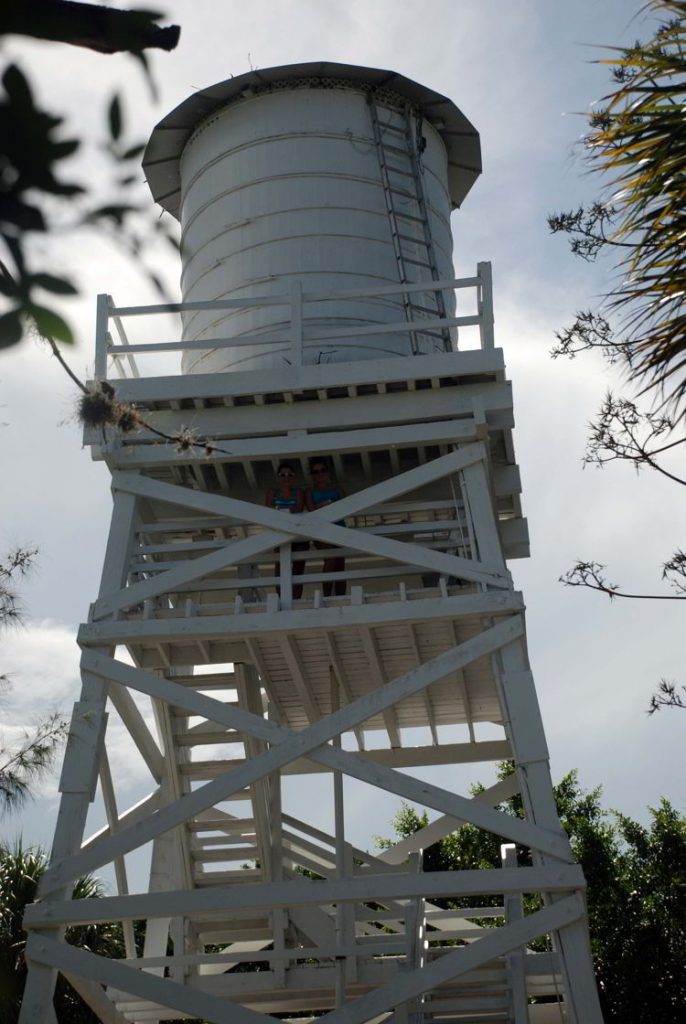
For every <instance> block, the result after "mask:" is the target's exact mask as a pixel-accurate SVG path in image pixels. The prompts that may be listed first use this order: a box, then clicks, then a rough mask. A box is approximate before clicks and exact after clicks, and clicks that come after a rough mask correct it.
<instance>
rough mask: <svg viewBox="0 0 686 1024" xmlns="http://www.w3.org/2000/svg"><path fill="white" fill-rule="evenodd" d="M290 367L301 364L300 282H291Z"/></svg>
mask: <svg viewBox="0 0 686 1024" xmlns="http://www.w3.org/2000/svg"><path fill="white" fill-rule="evenodd" d="M290 300H291V366H302V364H303V290H302V284H301V283H300V281H291V287H290Z"/></svg>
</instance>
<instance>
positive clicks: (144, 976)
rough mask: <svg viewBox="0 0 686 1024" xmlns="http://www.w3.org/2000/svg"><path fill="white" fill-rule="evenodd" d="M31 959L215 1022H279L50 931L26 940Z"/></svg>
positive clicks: (228, 1023) (219, 1023)
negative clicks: (81, 946)
mask: <svg viewBox="0 0 686 1024" xmlns="http://www.w3.org/2000/svg"><path fill="white" fill-rule="evenodd" d="M26 957H27V960H29V961H31V960H33V961H36V962H38V963H42V964H47V965H48V966H50V967H57V968H58V969H59V970H61V971H63V972H72V973H74V974H78V975H80V976H81V977H85V978H88V979H90V980H91V981H95V982H104V983H105V984H106V985H109V986H110V987H112V988H116V989H118V990H119V991H121V992H125V993H127V994H130V995H134V996H138V997H139V998H140V999H143V1000H145V1001H148V1000H149V1001H150V1002H154V1003H158V1004H160V1005H162V1006H164V1007H168V1008H169V1009H171V1010H179V1011H182V1012H184V1013H186V1014H188V1015H189V1016H190V1017H192V1018H194V1019H197V1018H200V1019H202V1020H206V1021H208V1022H211V1024H275V1021H274V1018H273V1017H270V1016H268V1015H267V1014H264V1013H259V1012H258V1011H257V1010H250V1009H248V1008H247V1007H244V1006H240V1005H238V1004H236V1003H231V1002H227V1001H225V1000H223V999H219V998H218V997H217V996H213V995H209V994H208V993H206V992H199V991H197V990H196V989H192V988H190V987H189V986H187V985H180V984H179V982H177V981H172V980H171V978H158V977H156V976H155V975H154V974H150V973H149V972H147V971H141V970H140V969H139V968H137V967H131V966H128V965H124V964H121V963H118V962H117V961H116V960H110V959H108V958H107V957H102V956H96V954H95V953H90V952H87V951H86V950H85V949H76V948H75V947H74V946H70V945H69V944H68V943H66V942H60V941H59V940H57V939H53V938H50V937H49V936H47V935H31V936H29V938H28V940H27V943H26Z"/></svg>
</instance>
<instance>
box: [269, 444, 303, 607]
mask: <svg viewBox="0 0 686 1024" xmlns="http://www.w3.org/2000/svg"><path fill="white" fill-rule="evenodd" d="M264 503H265V505H268V506H269V508H275V509H276V511H277V512H286V513H295V512H302V511H303V510H304V508H305V494H304V491H303V490H302V488H301V487H297V486H296V483H295V467H294V466H293V464H292V463H291V462H280V463H279V465H278V467H277V470H276V486H275V487H270V488H269V490H268V491H267V495H266V497H265V500H264ZM308 547H309V544H308V543H307V541H293V543H292V544H291V550H292V551H306V550H307V548H308ZM274 550H275V551H279V550H280V549H279V548H274ZM304 571H305V563H304V562H295V561H294V562H293V575H294V576H301V575H302V574H303V572H304ZM274 575H275V576H280V575H281V565H280V562H278V561H277V562H276V564H275V565H274ZM276 592H277V594H280V593H281V589H280V587H278V586H277V588H276ZM302 592H303V588H302V583H294V584H293V598H294V600H296V601H297V600H298V598H300V597H302Z"/></svg>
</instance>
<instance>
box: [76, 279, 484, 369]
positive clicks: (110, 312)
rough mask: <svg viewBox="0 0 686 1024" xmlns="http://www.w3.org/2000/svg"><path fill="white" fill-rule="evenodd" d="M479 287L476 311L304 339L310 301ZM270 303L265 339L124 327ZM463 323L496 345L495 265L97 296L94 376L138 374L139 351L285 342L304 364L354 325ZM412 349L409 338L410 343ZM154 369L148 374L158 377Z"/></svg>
mask: <svg viewBox="0 0 686 1024" xmlns="http://www.w3.org/2000/svg"><path fill="white" fill-rule="evenodd" d="M464 289H475V299H476V303H475V306H476V310H477V312H476V313H475V314H473V315H468V316H452V317H447V316H446V317H439V316H437V317H435V318H432V319H426V320H414V321H410V320H402V321H394V322H392V323H370V324H368V325H367V326H364V327H355V328H351V327H334V326H331V327H321V326H320V327H318V328H317V333H316V335H314V336H312V337H309V336H308V337H307V339H305V338H304V327H305V326H306V325H307V318H306V312H307V308H308V306H310V305H312V304H314V303H317V302H324V301H336V300H340V301H342V302H343V301H346V300H350V299H365V298H371V299H376V298H384V297H387V296H393V295H400V294H402V295H405V294H407V293H410V292H437V291H441V292H445V291H447V290H464ZM270 306H277V307H278V306H282V307H286V310H287V316H286V317H285V318H284V319H285V322H284V324H283V328H282V330H281V331H280V332H279V335H278V336H277V337H268V338H264V337H261V336H259V335H238V336H235V337H227V338H221V337H220V338H204V339H199V340H187V341H177V340H156V341H143V342H132V341H131V340H130V339H129V337H128V335H127V333H126V329H125V327H124V321H125V320H128V319H132V318H137V317H149V316H158V317H159V316H160V315H161V314H169V313H171V314H181V313H189V312H199V311H211V312H221V311H222V310H234V311H239V310H249V309H260V308H266V307H270ZM459 327H477V328H478V330H479V347H480V348H482V349H491V348H493V344H494V341H493V292H492V280H491V264H490V263H478V264H477V272H476V276H475V277H464V278H446V279H442V280H439V281H422V282H421V283H418V284H401V283H399V284H394V285H386V286H383V287H380V288H379V287H377V288H354V289H351V290H348V291H341V292H328V291H327V292H303V290H302V285H301V283H300V282H299V281H294V282H293V283H292V284H291V286H290V288H289V290H288V292H284V293H282V294H278V295H264V296H259V297H257V298H253V299H246V298H242V299H216V300H212V301H207V302H175V303H165V304H161V305H154V306H117V305H115V303H114V300H113V299H112V297H111V296H110V295H99V296H98V300H97V316H96V331H95V377H96V378H97V379H99V380H103V379H106V378H107V377H108V375H110V373H111V371H114V374H116V375H118V376H119V377H140V376H141V367H140V366H139V364H138V361H137V359H136V356H137V355H143V354H157V355H160V354H162V353H169V352H191V351H193V350H200V351H207V350H208V349H221V348H232V349H233V348H241V347H246V346H259V347H260V348H263V347H264V346H280V347H281V348H283V347H284V346H286V347H287V349H288V361H289V363H290V364H291V365H292V366H302V365H303V350H304V347H305V344H306V345H307V347H308V348H311V347H313V346H316V345H317V343H318V342H324V343H330V342H332V341H335V340H336V339H338V338H349V337H350V334H351V331H353V330H354V334H355V338H356V340H357V339H363V338H373V337H377V336H379V335H381V336H383V335H388V334H403V333H405V334H408V335H412V334H426V333H427V332H430V333H432V334H433V333H438V332H441V331H446V330H451V329H453V328H459ZM408 348H409V343H408ZM155 375H156V374H154V373H150V374H146V376H155Z"/></svg>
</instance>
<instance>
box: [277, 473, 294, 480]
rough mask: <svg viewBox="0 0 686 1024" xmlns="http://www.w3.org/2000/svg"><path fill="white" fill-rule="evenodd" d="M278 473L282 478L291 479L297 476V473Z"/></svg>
mask: <svg viewBox="0 0 686 1024" xmlns="http://www.w3.org/2000/svg"><path fill="white" fill-rule="evenodd" d="M276 475H277V476H278V477H279V479H281V480H288V479H289V478H290V479H294V478H295V473H277V474H276Z"/></svg>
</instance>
